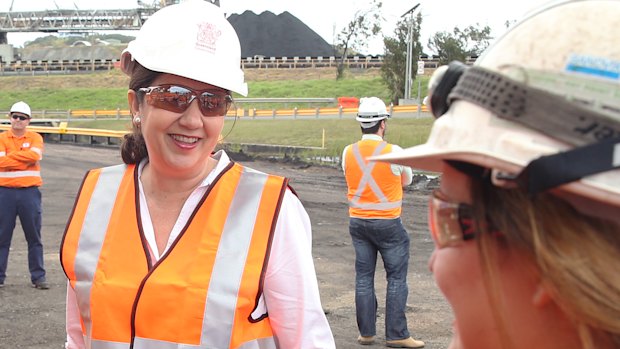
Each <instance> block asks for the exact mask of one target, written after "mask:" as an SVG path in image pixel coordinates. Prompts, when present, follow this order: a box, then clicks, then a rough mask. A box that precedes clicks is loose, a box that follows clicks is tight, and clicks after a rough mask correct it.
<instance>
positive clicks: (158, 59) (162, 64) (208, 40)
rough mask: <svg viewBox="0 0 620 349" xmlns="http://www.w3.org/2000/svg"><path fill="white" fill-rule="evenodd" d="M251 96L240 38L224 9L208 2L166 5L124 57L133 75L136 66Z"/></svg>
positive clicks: (189, 0)
mask: <svg viewBox="0 0 620 349" xmlns="http://www.w3.org/2000/svg"><path fill="white" fill-rule="evenodd" d="M134 60H135V61H138V62H139V63H140V64H141V65H142V66H144V67H145V68H148V69H150V70H153V71H157V72H162V73H169V74H175V75H179V76H183V77H186V78H189V79H193V80H197V81H200V82H204V83H207V84H210V85H214V86H217V87H220V88H223V89H226V90H230V91H234V92H237V93H239V94H240V95H242V96H247V94H248V87H247V84H246V83H245V82H244V74H243V71H242V70H241V67H240V66H241V46H240V44H239V37H238V36H237V33H236V32H235V29H234V28H233V27H232V25H231V24H230V23H229V22H228V20H226V18H225V16H224V12H222V10H221V9H220V8H219V7H218V6H216V5H214V4H212V3H210V2H208V1H204V0H187V1H184V2H181V3H179V4H175V5H170V6H166V7H164V8H162V9H160V10H159V11H157V12H155V13H154V14H153V15H152V16H151V17H149V18H148V19H147V21H146V22H145V23H144V25H143V26H142V28H140V31H139V32H138V35H137V36H136V39H135V40H133V41H131V42H130V43H129V45H128V46H127V48H126V49H125V50H124V51H123V53H122V54H121V69H122V70H123V72H125V73H126V74H128V75H131V71H132V69H133V61H134Z"/></svg>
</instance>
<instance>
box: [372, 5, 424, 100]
mask: <svg viewBox="0 0 620 349" xmlns="http://www.w3.org/2000/svg"><path fill="white" fill-rule="evenodd" d="M411 20H413V23H412V30H411V33H412V36H413V48H412V54H411V60H412V65H411V66H412V67H416V61H417V60H418V57H420V55H421V54H422V44H421V43H420V28H421V25H422V15H421V14H420V13H418V15H417V17H415V18H413V19H412V18H408V19H406V20H402V21H399V22H398V23H397V25H396V29H395V30H394V37H387V36H386V37H384V38H383V44H384V45H385V52H384V55H383V65H382V66H381V77H382V78H383V81H384V82H385V85H386V86H387V88H388V90H390V99H391V100H392V103H394V104H397V103H398V100H399V99H400V98H403V97H404V95H405V81H406V79H407V77H406V76H405V73H406V70H407V42H408V37H407V36H408V33H409V22H410V21H411ZM415 76H416V70H415V69H413V71H412V79H415Z"/></svg>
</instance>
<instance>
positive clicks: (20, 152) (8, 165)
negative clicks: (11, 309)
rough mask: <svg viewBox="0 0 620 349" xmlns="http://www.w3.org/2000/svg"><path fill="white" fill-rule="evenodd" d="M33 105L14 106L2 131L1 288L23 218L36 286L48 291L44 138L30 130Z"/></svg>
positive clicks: (0, 166) (31, 269)
mask: <svg viewBox="0 0 620 349" xmlns="http://www.w3.org/2000/svg"><path fill="white" fill-rule="evenodd" d="M31 115H32V114H31V112H30V106H29V105H28V104H26V103H25V102H17V103H15V104H13V106H12V107H11V111H10V112H9V117H10V119H11V129H9V130H8V131H6V132H3V133H0V288H1V287H4V279H5V277H6V268H7V263H8V259H9V248H10V247H11V239H12V237H13V229H15V219H16V217H19V221H20V222H21V225H22V229H23V230H24V235H25V236H26V241H27V242H28V267H29V269H30V280H31V281H32V287H34V288H37V289H41V290H46V289H48V288H49V285H48V284H47V282H46V280H45V268H44V266H43V244H42V243H41V192H40V191H39V187H40V186H41V184H42V181H41V168H40V165H39V161H41V158H42V156H43V137H41V135H40V134H38V133H36V132H33V131H30V130H28V129H27V127H28V125H29V124H30V117H31Z"/></svg>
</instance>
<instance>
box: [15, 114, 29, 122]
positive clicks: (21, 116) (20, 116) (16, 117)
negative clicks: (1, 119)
mask: <svg viewBox="0 0 620 349" xmlns="http://www.w3.org/2000/svg"><path fill="white" fill-rule="evenodd" d="M11 117H12V118H13V120H17V119H19V120H21V121H24V120H28V119H30V118H29V117H27V116H24V115H17V114H12V115H11Z"/></svg>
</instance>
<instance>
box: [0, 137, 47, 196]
mask: <svg viewBox="0 0 620 349" xmlns="http://www.w3.org/2000/svg"><path fill="white" fill-rule="evenodd" d="M42 158H43V137H41V135H40V134H38V133H36V132H33V131H29V130H26V133H25V134H24V135H23V136H22V137H17V136H15V135H14V134H13V132H12V131H11V130H8V131H5V132H2V133H0V187H11V188H27V187H40V186H41V184H43V181H42V180H41V166H40V164H39V161H41V159H42Z"/></svg>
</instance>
